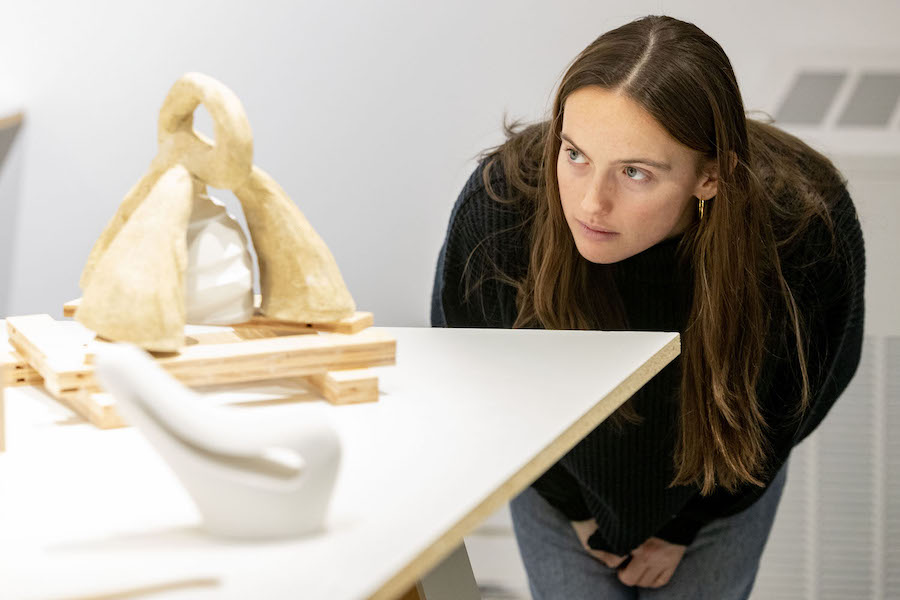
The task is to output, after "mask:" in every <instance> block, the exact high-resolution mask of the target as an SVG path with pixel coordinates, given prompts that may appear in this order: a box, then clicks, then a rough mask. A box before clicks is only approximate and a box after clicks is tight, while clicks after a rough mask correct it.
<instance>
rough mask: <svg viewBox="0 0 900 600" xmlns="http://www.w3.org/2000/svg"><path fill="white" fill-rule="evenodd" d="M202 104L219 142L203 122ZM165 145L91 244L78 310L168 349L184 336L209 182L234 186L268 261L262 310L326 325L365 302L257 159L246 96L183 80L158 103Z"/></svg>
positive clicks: (122, 334) (92, 324) (103, 326)
mask: <svg viewBox="0 0 900 600" xmlns="http://www.w3.org/2000/svg"><path fill="white" fill-rule="evenodd" d="M200 104H203V105H204V106H205V107H206V109H207V110H208V111H209V114H210V115H211V116H212V119H213V121H214V123H215V136H216V140H215V143H213V142H211V141H210V140H208V139H206V138H205V137H203V136H202V135H201V134H198V133H197V132H196V131H194V128H193V113H194V110H195V109H196V108H197V106H199V105H200ZM158 141H159V153H158V154H157V156H156V158H154V159H153V161H152V162H151V165H150V169H149V170H148V172H147V173H146V174H145V175H144V176H143V177H142V178H141V179H140V180H139V181H138V182H137V184H135V186H134V187H133V188H132V189H131V190H130V191H129V192H128V194H127V195H126V196H125V199H124V200H123V201H122V203H121V205H120V206H119V208H118V210H117V211H116V214H115V215H114V216H113V218H112V220H111V221H110V222H109V224H108V225H107V226H106V229H105V230H104V231H103V233H102V234H101V236H100V238H99V239H98V240H97V242H96V243H95V244H94V247H93V249H92V250H91V253H90V256H89V257H88V260H87V264H86V265H85V267H84V271H83V272H82V274H81V281H80V285H81V289H82V291H83V297H82V300H81V303H80V305H79V306H78V310H77V311H76V313H75V318H76V319H77V320H78V321H80V322H81V323H82V324H84V325H85V326H86V327H88V328H90V329H92V330H94V331H95V332H97V334H98V335H100V336H102V337H104V338H107V339H111V340H115V341H126V342H131V343H134V344H137V345H139V346H141V347H143V348H145V349H147V350H154V351H163V352H171V351H176V350H178V349H179V348H180V347H181V346H183V344H184V325H185V322H186V316H185V314H186V309H185V290H184V288H185V271H186V268H187V264H186V263H187V248H186V235H187V227H188V221H189V218H190V215H191V209H192V202H193V198H194V197H195V196H197V195H203V194H205V193H206V185H210V186H213V187H217V188H223V189H229V190H232V191H234V193H235V195H236V196H237V197H238V199H239V200H240V202H241V207H242V208H243V210H244V214H245V216H246V218H247V224H248V226H249V228H250V237H251V239H252V241H253V245H254V247H255V249H256V254H257V257H258V259H259V272H260V292H261V295H262V305H261V307H260V308H261V312H262V314H263V315H265V316H267V317H270V318H272V319H279V320H284V321H297V322H304V323H323V322H328V321H335V320H339V319H342V318H345V317H349V316H351V315H352V314H353V313H354V311H355V310H356V305H355V303H354V301H353V298H352V297H351V295H350V292H349V291H348V289H347V287H346V285H345V283H344V280H343V278H342V277H341V274H340V270H339V269H338V266H337V263H336V262H335V260H334V257H333V256H332V254H331V252H330V251H329V250H328V247H327V246H326V245H325V243H324V241H323V240H322V239H321V238H320V237H319V235H318V234H317V233H316V232H315V230H314V229H313V228H312V226H311V225H310V224H309V222H308V221H307V220H306V218H305V217H304V216H303V214H302V213H301V212H300V210H299V209H298V208H297V206H296V205H295V204H294V203H293V202H292V201H291V200H290V198H289V197H288V196H287V194H285V192H284V190H282V189H281V187H280V186H279V185H278V184H277V183H276V182H275V181H274V180H273V179H272V178H271V177H269V176H268V175H267V174H266V173H265V172H263V171H262V170H261V169H259V168H258V167H256V166H255V165H253V139H252V134H251V132H250V125H249V123H248V121H247V117H246V114H245V113H244V109H243V106H242V105H241V103H240V100H238V98H237V96H235V95H234V93H232V92H231V90H229V89H228V88H227V87H225V86H224V85H222V84H221V83H219V82H218V81H216V80H215V79H213V78H211V77H208V76H206V75H202V74H199V73H188V74H186V75H184V76H183V77H181V78H180V79H179V80H178V81H177V82H176V83H175V85H174V86H172V89H171V90H170V91H169V94H168V96H167V97H166V100H165V102H164V103H163V106H162V109H161V111H160V118H159V131H158Z"/></svg>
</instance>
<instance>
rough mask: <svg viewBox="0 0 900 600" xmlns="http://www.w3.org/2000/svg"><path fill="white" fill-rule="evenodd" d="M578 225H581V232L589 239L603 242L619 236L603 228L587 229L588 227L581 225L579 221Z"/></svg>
mask: <svg viewBox="0 0 900 600" xmlns="http://www.w3.org/2000/svg"><path fill="white" fill-rule="evenodd" d="M578 224H579V225H581V232H582V233H583V234H584V235H585V236H587V237H589V238H591V239H596V240H605V239H609V238H611V237H614V236H616V235H619V234H618V232H615V231H608V230H606V229H603V228H598V229H595V228H593V227H589V226H588V225H586V224H584V223H582V222H581V221H578Z"/></svg>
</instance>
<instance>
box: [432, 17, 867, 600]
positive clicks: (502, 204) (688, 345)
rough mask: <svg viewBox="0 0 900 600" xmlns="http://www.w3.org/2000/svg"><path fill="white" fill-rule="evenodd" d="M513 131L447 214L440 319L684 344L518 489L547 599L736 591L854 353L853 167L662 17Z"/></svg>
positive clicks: (641, 23) (857, 281) (720, 57)
mask: <svg viewBox="0 0 900 600" xmlns="http://www.w3.org/2000/svg"><path fill="white" fill-rule="evenodd" d="M507 136H508V140H507V141H506V142H505V143H504V144H503V145H501V146H499V147H498V148H495V149H492V150H490V151H488V152H486V153H485V154H484V155H483V157H482V158H483V160H481V161H480V164H479V166H478V168H477V169H476V171H475V172H474V173H473V174H472V176H471V178H470V179H469V181H468V182H467V183H466V185H465V187H464V189H463V190H462V193H461V194H460V196H459V199H458V201H457V202H456V205H455V206H454V208H453V211H452V214H451V217H450V224H449V228H448V231H447V237H446V240H445V242H444V245H443V248H442V249H441V253H440V257H439V259H438V267H437V273H436V277H435V287H434V293H433V296H432V324H433V325H434V326H450V327H505V328H521V327H537V328H548V329H605V330H614V329H630V330H657V331H679V332H680V333H681V336H682V354H681V356H680V357H679V358H678V359H677V360H676V361H674V362H672V363H670V364H669V365H668V366H667V367H666V368H665V369H664V370H663V371H661V372H660V373H659V374H658V375H657V376H656V377H654V378H653V379H652V380H651V381H650V382H649V383H648V384H647V385H646V386H644V388H642V389H641V390H640V391H638V393H636V394H635V395H634V396H633V397H632V398H631V399H630V400H629V402H627V403H626V404H625V405H624V406H623V407H622V408H621V409H619V411H617V412H616V413H615V414H614V415H613V416H612V417H611V418H610V419H608V420H607V421H606V422H604V423H603V424H601V425H600V426H599V427H598V428H597V429H595V430H594V431H593V432H591V433H590V434H589V435H588V436H587V437H586V438H585V439H584V440H583V441H582V442H581V443H579V444H578V445H577V446H575V447H574V448H573V449H572V450H571V451H570V452H569V453H567V454H566V455H565V456H564V457H563V458H562V459H561V460H560V461H559V462H558V463H557V464H556V465H554V466H553V467H551V469H550V470H548V471H547V473H545V474H544V475H543V476H542V477H540V478H539V479H538V480H537V481H535V482H534V483H533V484H532V486H531V487H530V488H528V489H526V490H525V491H524V492H523V493H522V494H520V495H519V496H518V497H517V498H515V499H514V501H513V502H512V503H511V510H512V517H513V524H514V529H515V533H516V539H517V542H518V545H519V549H520V553H521V555H522V559H523V562H524V564H525V568H526V571H527V573H528V578H529V583H530V586H531V590H532V594H533V596H534V598H535V599H536V600H543V599H562V598H564V599H567V600H578V599H582V598H654V597H658V598H690V599H693V600H696V599H698V598H715V599H717V600H722V599H730V598H746V597H747V596H748V595H749V593H750V590H751V588H752V585H753V581H754V578H755V576H756V571H757V568H758V565H759V558H760V554H761V553H762V550H763V547H764V545H765V542H766V539H767V537H768V534H769V530H770V528H771V525H772V520H773V519H774V516H775V510H776V507H777V505H778V500H779V497H780V495H781V491H782V487H783V485H784V479H785V471H786V466H785V465H786V462H787V459H788V455H789V453H790V451H791V448H792V447H793V446H795V445H796V444H797V443H799V442H800V441H801V440H802V439H803V438H804V437H806V436H807V435H808V434H809V433H810V432H811V431H812V430H813V429H814V428H815V427H816V426H817V425H818V424H819V422H820V421H821V420H822V418H823V417H824V416H825V413H826V412H827V411H828V409H829V408H830V407H831V405H832V404H833V403H834V401H835V400H836V398H837V397H838V396H839V395H840V394H841V392H842V391H843V390H844V389H845V387H846V386H847V384H848V383H849V381H850V379H851V378H852V376H853V375H854V373H855V371H856V367H857V365H858V363H859V358H860V352H861V345H862V333H863V306H864V302H863V285H864V278H865V277H864V272H865V255H864V249H863V239H862V234H861V231H860V227H859V222H858V219H857V215H856V210H855V208H854V206H853V202H852V201H851V198H850V196H849V195H848V193H847V189H846V187H845V181H844V180H843V178H842V177H841V175H840V174H839V173H838V172H837V170H836V169H835V167H834V166H833V165H832V164H831V163H830V162H829V161H828V160H827V159H826V158H825V157H823V156H822V155H821V154H819V153H817V152H816V151H814V150H812V149H811V148H809V147H808V146H807V145H805V144H804V143H803V142H801V141H800V140H798V139H797V138H795V137H792V136H791V135H788V134H787V133H785V132H782V131H780V130H779V129H777V128H775V127H773V126H772V125H769V124H765V123H762V122H758V121H755V120H752V119H748V118H746V117H745V114H744V107H743V103H742V100H741V95H740V92H739V90H738V86H737V82H736V79H735V76H734V72H733V70H732V68H731V64H730V62H729V60H728V58H727V56H726V55H725V53H724V52H723V51H722V48H721V47H720V46H719V45H718V44H717V43H716V42H715V41H714V40H712V39H711V38H710V37H709V36H707V35H706V34H704V33H703V32H702V31H701V30H700V29H698V28H697V27H695V26H694V25H692V24H689V23H685V22H682V21H678V20H675V19H672V18H667V17H646V18H643V19H639V20H637V21H634V22H632V23H629V24H627V25H624V26H623V27H620V28H618V29H615V30H613V31H610V32H608V33H606V34H604V35H602V36H600V37H599V38H598V39H597V40H596V41H594V42H593V43H592V44H590V45H589V46H588V47H587V48H586V49H585V50H584V51H583V52H582V53H581V54H580V55H579V56H578V57H577V58H576V59H575V61H574V62H573V63H572V65H571V67H570V68H569V69H568V72H567V73H566V75H565V77H564V78H563V81H562V83H561V85H560V87H559V90H558V92H557V95H556V100H555V102H554V107H553V113H552V115H550V118H549V120H548V121H546V122H542V123H537V124H533V125H530V126H527V127H507ZM597 368H598V369H602V368H603V365H597ZM548 401H552V399H548Z"/></svg>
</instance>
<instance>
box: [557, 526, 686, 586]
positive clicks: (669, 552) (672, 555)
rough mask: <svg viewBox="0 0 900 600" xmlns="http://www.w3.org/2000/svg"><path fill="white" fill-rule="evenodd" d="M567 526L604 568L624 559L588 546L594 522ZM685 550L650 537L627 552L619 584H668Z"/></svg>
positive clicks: (615, 565)
mask: <svg viewBox="0 0 900 600" xmlns="http://www.w3.org/2000/svg"><path fill="white" fill-rule="evenodd" d="M571 523H572V528H573V529H575V533H576V534H577V535H578V539H579V540H580V541H581V545H582V546H583V547H584V549H585V550H586V551H587V552H588V554H590V555H591V556H593V557H594V558H596V559H597V560H599V561H600V562H602V563H603V564H605V565H606V566H607V567H609V568H611V569H615V568H617V567H618V566H619V565H620V564H622V562H623V561H624V560H625V559H626V557H625V556H617V555H615V554H611V553H609V552H603V551H602V550H594V549H593V548H591V547H590V546H589V545H588V538H589V537H591V534H593V533H594V532H595V531H596V530H597V522H596V521H595V520H594V519H587V520H584V521H572V522H571ZM685 550H687V547H685V546H680V545H678V544H672V543H669V542H667V541H665V540H661V539H659V538H655V537H652V538H650V539H648V540H647V541H646V542H644V543H643V544H641V545H640V546H638V547H637V548H635V549H634V550H632V551H631V561H629V563H628V565H626V566H625V568H623V569H622V570H621V571H619V581H621V582H622V583H624V584H625V585H628V586H637V587H645V588H658V587H662V586H664V585H666V584H667V583H669V579H671V578H672V574H673V573H675V569H676V568H677V567H678V563H680V562H681V557H683V556H684V551H685Z"/></svg>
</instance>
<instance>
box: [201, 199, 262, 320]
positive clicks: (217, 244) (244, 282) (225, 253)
mask: <svg viewBox="0 0 900 600" xmlns="http://www.w3.org/2000/svg"><path fill="white" fill-rule="evenodd" d="M187 252H188V267H187V272H186V273H185V302H186V304H187V322H188V323H191V324H194V325H229V324H232V323H243V322H244V321H249V320H250V317H252V316H253V310H254V307H253V263H252V259H251V257H250V251H249V249H248V243H247V236H245V235H244V231H243V229H241V225H240V223H238V222H237V219H235V218H234V217H233V216H231V215H230V214H229V213H228V211H227V210H226V209H225V205H224V204H222V203H221V202H219V201H218V200H216V199H215V198H211V197H210V196H208V195H206V194H195V195H194V206H193V210H192V212H191V220H190V222H189V223H188V228H187Z"/></svg>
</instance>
